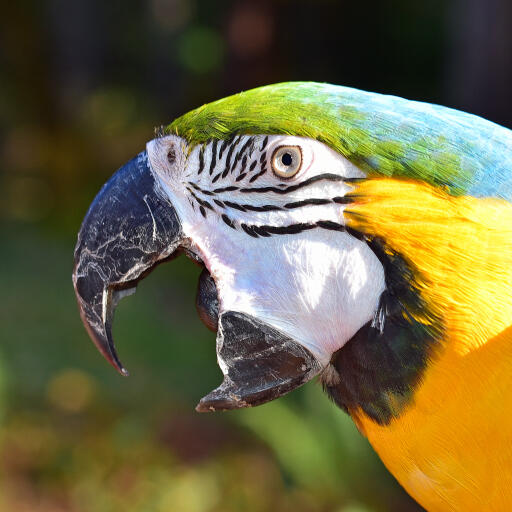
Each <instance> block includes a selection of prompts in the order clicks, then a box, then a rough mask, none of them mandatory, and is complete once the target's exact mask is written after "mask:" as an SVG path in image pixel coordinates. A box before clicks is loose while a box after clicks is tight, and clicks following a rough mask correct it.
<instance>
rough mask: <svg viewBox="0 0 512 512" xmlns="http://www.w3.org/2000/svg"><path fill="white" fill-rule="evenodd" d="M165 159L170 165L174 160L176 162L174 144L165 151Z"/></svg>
mask: <svg viewBox="0 0 512 512" xmlns="http://www.w3.org/2000/svg"><path fill="white" fill-rule="evenodd" d="M167 161H168V162H169V163H170V164H171V165H174V162H176V150H175V149H174V146H171V147H170V148H169V150H168V151H167Z"/></svg>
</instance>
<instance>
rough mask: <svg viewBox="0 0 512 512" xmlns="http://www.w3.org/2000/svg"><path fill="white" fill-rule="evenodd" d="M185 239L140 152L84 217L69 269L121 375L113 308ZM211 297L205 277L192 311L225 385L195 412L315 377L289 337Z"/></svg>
mask: <svg viewBox="0 0 512 512" xmlns="http://www.w3.org/2000/svg"><path fill="white" fill-rule="evenodd" d="M184 241H185V237H184V235H183V231H182V226H181V223H180V221H179V218H178V215H177V213H176V210H175V209H174V207H173V205H172V204H171V202H170V200H169V199H168V196H167V195H166V193H165V192H164V191H163V190H162V189H161V186H160V185H159V182H158V181H157V180H156V179H155V176H154V175H153V173H152V171H151V168H150V166H149V162H148V156H147V153H146V152H145V151H144V152H142V153H140V154H139V155H138V156H136V157H135V158H134V159H133V160H131V161H130V162H128V163H127V164H126V165H125V166H123V167H122V168H121V169H119V170H118V171H117V172H116V173H115V174H114V175H113V176H112V178H110V180H109V181H108V182H107V183H106V184H105V185H104V186H103V188H102V189H101V191H100V192H99V194H98V195H97V196H96V198H95V199H94V201H93V203H92V204H91V206H90V208H89V211H88V212H87V214H86V216H85V219H84V221H83V223H82V227H81V228H80V232H79V234H78V242H77V245H76V248H75V258H74V263H75V264H74V270H73V284H74V287H75V293H76V297H77V300H78V306H79V309H80V315H81V317H82V321H83V323H84V325H85V328H86V329H87V331H88V333H89V335H90V336H91V338H92V340H93V342H94V343H95V345H96V347H97V348H98V349H99V351H100V352H101V353H102V354H103V355H104V356H105V358H106V359H107V360H108V361H109V362H110V363H111V364H112V365H113V366H114V367H115V368H116V369H117V370H118V371H119V372H120V373H121V374H122V375H128V372H127V371H126V369H125V368H124V367H123V365H122V364H121V361H120V360H119V358H118V356H117V352H116V349H115V347H114V341H113V339H112V321H113V315H114V310H115V307H116V305H117V303H118V302H119V300H120V299H121V298H122V297H123V296H125V295H129V294H131V293H133V292H134V291H135V288H136V286H137V283H138V281H140V280H141V279H142V278H143V277H145V276H146V275H147V274H148V273H149V272H150V271H151V270H152V269H153V268H154V267H155V265H157V264H158V263H159V262H161V261H163V260H167V259H170V258H171V257H172V256H173V255H175V254H176V253H177V252H178V250H179V249H180V245H181V244H182V243H183V242H184ZM217 295H218V294H217V288H216V286H215V281H214V279H212V277H211V276H210V275H209V274H208V273H206V274H205V273H203V276H202V278H201V279H200V284H199V293H198V299H197V306H198V311H199V313H200V317H201V318H202V320H203V321H204V322H205V323H206V325H207V326H208V327H210V328H211V329H214V330H216V331H217V358H218V362H219V365H220V367H221V369H222V372H223V373H224V381H223V383H222V384H221V385H220V386H219V387H218V388H217V389H215V390H214V391H212V392H211V393H210V394H208V395H207V396H206V397H204V398H203V399H202V400H201V401H200V403H199V405H198V406H197V410H198V411H201V412H206V411H214V410H227V409H237V408H240V407H249V406H253V405H259V404H262V403H264V402H268V401H270V400H273V399H274V398H277V397H279V396H281V395H283V394H284V393H287V392H289V391H291V390H292V389H294V388H296V387H298V386H300V385H301V384H303V383H304V382H306V381H308V380H310V379H311V378H312V377H313V376H315V375H316V374H317V373H319V372H320V370H321V366H320V364H319V362H318V361H317V360H316V359H315V357H314V356H313V355H312V354H311V353H310V352H309V351H308V350H307V349H306V348H305V347H303V346H302V345H301V344H299V343H298V342H296V341H295V340H293V339H292V338H290V337H289V336H286V335H285V334H284V333H282V332H280V331H279V330H277V329H275V328H273V327H271V326H269V325H266V324H265V323H263V322H261V321H260V320H258V319H257V318H254V317H252V316H249V315H246V314H245V313H242V312H237V311H219V306H218V304H219V300H218V296H217Z"/></svg>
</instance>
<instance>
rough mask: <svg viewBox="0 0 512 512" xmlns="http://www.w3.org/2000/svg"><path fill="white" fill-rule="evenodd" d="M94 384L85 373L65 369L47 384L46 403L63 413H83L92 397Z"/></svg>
mask: <svg viewBox="0 0 512 512" xmlns="http://www.w3.org/2000/svg"><path fill="white" fill-rule="evenodd" d="M94 387H95V386H94V382H93V380H92V378H91V377H90V376H89V375H87V374H86V373H85V372H83V371H80V370H75V369H66V370H63V371H62V372H60V373H58V374H57V375H56V376H55V377H53V378H52V379H51V380H50V382H49V383H48V388H47V391H46V396H47V398H48V401H49V402H50V403H51V404H52V405H54V406H55V407H57V408H58V409H61V410H62V411H64V412H70V413H77V412H80V411H83V410H84V409H85V408H87V406H88V405H89V404H90V403H91V401H92V398H93V396H94Z"/></svg>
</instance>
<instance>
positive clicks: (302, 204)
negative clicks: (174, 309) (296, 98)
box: [147, 135, 385, 365]
mask: <svg viewBox="0 0 512 512" xmlns="http://www.w3.org/2000/svg"><path fill="white" fill-rule="evenodd" d="M289 146H292V147H298V148H300V154H299V158H301V162H300V169H299V170H298V171H297V172H296V174H294V175H293V176H292V177H290V178H283V176H282V174H285V173H283V172H282V166H283V165H286V164H287V160H286V159H284V160H283V162H280V166H281V167H280V169H279V170H280V172H279V173H278V172H274V171H273V169H272V156H273V155H274V154H275V152H276V151H280V153H279V155H281V154H285V153H286V151H283V149H282V148H286V147H289ZM147 151H148V156H149V161H150V165H151V169H152V171H153V172H154V173H155V175H156V176H157V178H158V179H159V181H160V183H161V184H162V187H163V189H164V190H165V192H166V193H167V194H168V196H169V200H170V201H171V203H172V205H173V206H174V208H175V209H176V211H177V213H178V216H179V218H180V220H181V223H182V227H183V231H184V234H185V236H186V237H187V238H188V239H189V240H190V244H191V248H192V250H194V251H195V252H197V254H198V255H199V257H200V258H201V259H202V260H203V262H204V264H205V265H206V267H207V268H208V270H209V272H210V273H211V275H212V276H213V278H214V280H215V282H216V286H217V290H218V294H219V303H220V304H219V306H220V313H221V314H222V312H223V311H228V310H232V311H240V312H244V313H246V314H249V315H252V316H255V317H257V318H258V319H259V320H260V321H263V322H265V323H267V324H269V325H271V326H273V327H276V328H277V329H280V330H281V331H283V332H284V333H285V334H287V335H289V336H291V337H292V338H294V339H295V340H296V341H298V342H300V343H301V344H302V345H304V346H305V347H307V348H308V349H309V350H310V351H311V352H312V353H313V354H314V355H315V357H316V358H317V359H318V360H319V361H320V363H321V364H323V365H327V364H328V362H329V360H330V358H331V356H332V354H333V353H334V352H335V351H336V350H338V349H339V348H341V347H342V346H343V345H344V344H345V343H346V342H347V341H348V340H349V339H350V338H351V337H352V336H353V335H354V334H355V333H356V332H357V331H358V330H359V329H360V328H361V327H362V326H363V325H365V324H366V323H367V322H369V321H370V320H371V319H372V318H373V315H374V314H375V312H376V310H377V307H378V302H379V298H380V295H381V293H382V291H383V290H384V287H385V282H384V270H383V268H382V265H381V263H380V262H379V260H378V259H377V257H376V256H375V254H374V253H373V252H372V251H371V249H370V248H369V247H368V245H367V244H366V243H365V242H364V241H361V240H359V239H357V238H355V237H354V236H352V235H350V234H349V233H348V232H347V231H346V229H345V221H344V217H343V209H344V208H345V205H346V203H347V201H346V200H345V198H344V196H345V194H346V193H347V192H348V191H349V190H350V189H351V188H352V183H353V181H354V180H357V179H360V178H364V176H365V175H364V173H362V171H361V170H360V169H358V168H357V167H356V166H354V165H353V164H352V163H350V162H349V161H348V160H346V159H345V158H343V157H342V156H341V155H340V154H338V153H337V152H335V151H333V150H332V149H330V148H329V147H327V146H326V145H324V144H322V143H320V142H318V141H315V140H312V139H307V138H302V137H291V136H281V135H272V136H265V135H257V136H251V135H244V136H236V137H235V138H233V139H231V140H230V141H227V142H226V141H217V142H215V141H213V142H209V143H207V144H205V145H196V146H195V147H193V148H191V149H190V148H188V146H187V144H186V143H185V141H184V140H183V139H181V138H179V137H177V136H168V137H164V138H160V139H155V140H153V141H151V142H149V143H148V146H147ZM297 154H298V153H294V154H293V155H292V156H293V158H294V159H296V158H297ZM289 161H290V164H293V165H294V166H295V165H296V160H292V159H291V158H290V159H289ZM294 172H295V169H294Z"/></svg>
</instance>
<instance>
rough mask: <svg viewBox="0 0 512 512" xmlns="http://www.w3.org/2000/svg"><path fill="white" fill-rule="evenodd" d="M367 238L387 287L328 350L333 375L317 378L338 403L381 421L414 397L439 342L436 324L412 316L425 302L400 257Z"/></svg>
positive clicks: (379, 242)
mask: <svg viewBox="0 0 512 512" xmlns="http://www.w3.org/2000/svg"><path fill="white" fill-rule="evenodd" d="M352 234H354V236H357V237H358V238H361V235H360V234H359V233H352ZM366 241H367V243H368V245H369V246H370V248H371V249H372V250H373V252H374V253H375V255H376V256H377V257H378V258H379V260H380V261H381V263H382V265H383V266H384V273H385V281H386V289H385V290H384V292H383V293H382V296H381V298H380V303H379V307H378V309H377V312H376V314H375V317H374V319H373V320H372V321H371V322H368V323H367V324H366V325H364V326H363V327H362V328H361V329H360V330H359V331H358V332H357V333H356V334H355V335H354V336H353V337H352V339H350V341H348V342H347V343H346V344H345V345H344V346H343V347H342V348H341V349H339V350H338V351H337V352H335V353H334V354H333V356H332V359H331V365H332V366H333V367H334V369H335V370H336V372H332V373H333V374H334V378H333V376H332V375H331V377H330V378H326V379H322V382H323V386H324V390H325V391H326V392H327V393H328V395H329V396H330V397H331V398H332V400H334V402H335V403H336V404H337V405H339V406H340V407H341V408H342V409H344V410H345V411H347V412H349V411H351V410H358V409H360V410H362V411H363V412H364V413H365V414H366V415H367V416H369V417H370V418H371V419H372V420H373V421H375V422H376V423H378V424H380V425H386V424H389V422H390V421H391V420H392V419H393V418H397V417H398V416H399V415H400V414H401V413H402V411H403V410H404V408H405V407H406V406H408V405H410V404H411V403H412V401H413V400H414V392H415V389H416V387H417V386H418V384H419V383H420V381H421V377H422V374H423V371H424V370H425V368H426V366H427V363H428V361H429V358H431V357H432V356H433V351H434V349H435V348H436V347H437V346H439V344H440V343H439V340H440V334H441V329H440V328H432V326H431V325H429V326H427V325H426V324H425V323H420V322H419V321H418V320H416V319H415V318H418V315H419V317H421V316H423V315H422V311H424V308H425V305H424V304H423V303H422V300H421V298H420V297H419V296H418V294H417V292H416V291H415V289H414V287H413V285H412V282H413V279H414V276H413V271H412V269H411V268H410V267H409V266H408V265H407V263H406V262H405V261H404V259H403V258H402V257H401V256H399V255H397V254H395V253H391V252H389V251H387V250H386V249H385V247H384V245H383V243H382V242H381V241H380V240H378V239H372V240H366ZM439 325H440V322H439ZM331 370H332V368H331Z"/></svg>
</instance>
